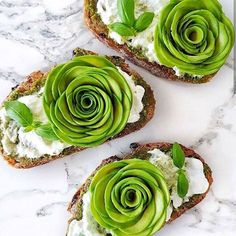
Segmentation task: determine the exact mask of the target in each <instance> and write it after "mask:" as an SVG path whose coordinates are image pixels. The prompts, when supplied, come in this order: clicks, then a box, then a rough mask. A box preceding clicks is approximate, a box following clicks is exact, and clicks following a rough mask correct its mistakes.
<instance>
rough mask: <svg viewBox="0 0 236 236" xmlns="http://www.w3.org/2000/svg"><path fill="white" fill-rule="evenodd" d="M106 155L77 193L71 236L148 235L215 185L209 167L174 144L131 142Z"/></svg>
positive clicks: (190, 206) (70, 225) (71, 220)
mask: <svg viewBox="0 0 236 236" xmlns="http://www.w3.org/2000/svg"><path fill="white" fill-rule="evenodd" d="M131 146H132V148H133V149H134V151H133V153H132V154H130V155H127V156H125V157H121V158H119V157H117V156H113V157H110V158H108V159H106V160H104V161H103V162H102V163H101V165H100V166H99V167H98V168H97V169H96V170H95V171H94V172H93V173H92V175H91V176H90V177H89V178H88V179H87V181H86V182H85V183H84V184H83V185H82V187H81V188H80V189H79V190H78V191H77V193H76V194H75V195H74V197H73V199H72V202H71V204H70V206H69V211H70V212H71V214H72V218H71V219H70V220H69V226H68V231H67V236H98V235H104V236H105V235H111V236H149V235H154V234H155V233H156V232H158V231H159V230H160V229H161V228H162V227H163V226H164V225H165V224H166V223H170V222H172V221H173V220H175V219H176V218H178V217H179V216H180V215H182V214H183V213H184V212H185V211H187V210H188V209H190V208H192V207H194V206H195V205H196V204H198V203H199V202H200V201H201V200H202V199H203V198H204V197H205V196H206V194H207V193H208V191H209V188H210V186H211V184H212V181H213V179H212V173H211V169H210V168H209V166H208V165H207V164H206V163H205V162H204V160H203V159H202V158H201V157H200V156H199V155H198V154H197V153H195V152H194V151H193V150H191V149H188V148H186V147H184V146H181V145H179V144H178V143H174V144H173V145H172V144H170V143H153V144H147V145H142V146H140V145H139V144H132V145H131Z"/></svg>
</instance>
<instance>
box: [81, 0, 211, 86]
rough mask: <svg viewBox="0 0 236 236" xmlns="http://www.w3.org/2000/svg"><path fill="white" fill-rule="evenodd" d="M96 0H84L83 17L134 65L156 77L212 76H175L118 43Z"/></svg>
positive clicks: (196, 81) (198, 80) (187, 78)
mask: <svg viewBox="0 0 236 236" xmlns="http://www.w3.org/2000/svg"><path fill="white" fill-rule="evenodd" d="M97 2H98V0H84V17H85V22H86V24H87V25H88V27H89V29H90V30H91V31H92V32H93V33H94V35H95V36H96V37H97V38H98V39H99V40H100V41H101V42H103V43H104V44H106V45H107V46H109V47H111V48H113V49H115V50H116V51H118V52H120V53H121V54H122V55H123V56H124V57H126V58H127V59H129V60H130V61H132V62H133V63H135V64H136V65H138V66H141V67H143V68H145V69H146V70H148V71H149V72H151V73H152V74H154V75H156V76H158V77H162V78H165V79H169V80H178V81H183V82H189V83H194V84H200V83H206V82H208V81H210V80H211V79H212V78H213V77H214V75H215V74H212V75H207V76H204V77H202V78H193V77H191V76H189V75H185V76H183V77H182V76H181V77H180V76H177V75H176V74H175V71H174V70H173V69H172V68H168V67H166V66H163V65H160V64H158V63H156V62H150V61H148V59H147V58H146V57H145V56H143V55H142V53H141V52H140V51H138V50H135V49H133V48H130V47H128V46H127V44H123V45H120V44H118V43H117V42H115V41H114V40H113V39H111V38H110V37H109V30H108V27H107V25H105V24H104V23H103V22H102V20H101V17H100V15H99V14H98V13H97Z"/></svg>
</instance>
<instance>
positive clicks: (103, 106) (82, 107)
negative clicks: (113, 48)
mask: <svg viewBox="0 0 236 236" xmlns="http://www.w3.org/2000/svg"><path fill="white" fill-rule="evenodd" d="M131 106H132V93H131V90H130V87H129V85H128V83H127V81H126V80H125V78H124V77H123V76H122V75H121V73H119V71H118V69H117V67H116V66H115V65H114V64H113V63H111V62H110V61H109V60H107V59H106V58H105V57H101V56H94V55H86V56H79V57H75V58H74V59H72V60H71V61H69V62H67V63H65V64H62V65H59V66H57V67H55V68H54V69H53V70H52V71H51V72H50V73H49V74H48V77H47V80H46V85H45V90H44V110H45V112H46V114H47V117H48V118H49V121H50V123H51V125H52V128H53V130H54V132H55V134H56V135H57V136H58V138H59V139H60V140H61V141H63V142H65V143H68V144H70V145H75V146H79V147H91V146H96V145H99V144H101V143H103V142H104V141H106V140H107V139H109V138H110V137H112V136H114V135H116V134H118V133H120V132H121V131H122V130H123V129H124V127H125V125H126V123H127V121H128V118H129V115H130V110H131Z"/></svg>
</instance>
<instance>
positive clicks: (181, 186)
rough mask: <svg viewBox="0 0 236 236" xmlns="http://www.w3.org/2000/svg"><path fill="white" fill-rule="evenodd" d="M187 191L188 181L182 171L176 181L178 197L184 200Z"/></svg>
mask: <svg viewBox="0 0 236 236" xmlns="http://www.w3.org/2000/svg"><path fill="white" fill-rule="evenodd" d="M188 189H189V181H188V179H187V176H186V174H185V172H184V171H183V170H180V171H179V173H178V180H177V193H178V195H179V197H181V198H184V197H185V196H186V195H187V193H188Z"/></svg>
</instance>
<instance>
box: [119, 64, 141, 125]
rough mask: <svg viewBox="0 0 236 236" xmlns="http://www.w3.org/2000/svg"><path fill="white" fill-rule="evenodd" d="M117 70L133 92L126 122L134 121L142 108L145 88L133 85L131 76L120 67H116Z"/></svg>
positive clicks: (138, 117) (137, 118) (138, 116)
mask: <svg viewBox="0 0 236 236" xmlns="http://www.w3.org/2000/svg"><path fill="white" fill-rule="evenodd" d="M118 70H119V72H120V73H121V74H122V75H123V76H124V78H125V80H126V81H127V83H128V84H129V87H130V89H131V91H132V94H133V104H132V107H131V111H130V115H129V119H128V123H134V122H137V121H138V120H139V119H140V112H141V111H142V110H143V102H142V99H143V96H144V93H145V89H144V88H143V87H142V86H140V85H135V83H134V80H133V79H132V76H130V75H128V74H127V73H126V72H124V71H122V70H121V69H120V68H118Z"/></svg>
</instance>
